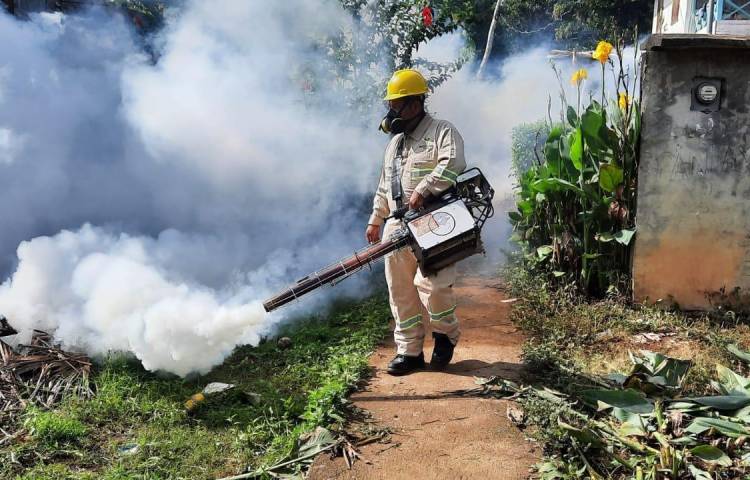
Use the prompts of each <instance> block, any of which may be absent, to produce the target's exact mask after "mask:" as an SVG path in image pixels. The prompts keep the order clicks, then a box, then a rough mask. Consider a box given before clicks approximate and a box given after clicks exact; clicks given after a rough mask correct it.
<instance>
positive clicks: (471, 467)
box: [310, 278, 539, 480]
mask: <svg viewBox="0 0 750 480" xmlns="http://www.w3.org/2000/svg"><path fill="white" fill-rule="evenodd" d="M496 282H497V280H492V279H487V278H464V279H463V280H462V282H461V283H460V284H459V285H458V286H457V293H458V297H459V299H460V300H459V307H458V315H459V319H460V320H461V330H462V337H461V341H460V343H459V345H458V347H457V348H456V352H455V354H454V360H453V363H452V364H451V366H450V367H449V368H448V369H447V370H446V371H445V372H430V371H424V372H418V373H415V374H412V375H409V376H406V377H392V376H390V375H388V374H387V373H385V367H386V365H387V363H388V361H389V360H390V359H391V358H392V357H393V355H394V351H395V350H394V346H393V341H392V340H389V341H388V342H387V343H385V344H384V345H382V346H381V347H380V348H379V349H378V350H377V351H376V352H375V354H374V355H373V356H372V357H371V358H370V364H371V365H372V366H373V367H374V368H375V369H376V375H375V377H374V378H373V379H372V380H371V381H370V383H369V385H368V387H367V388H366V389H365V390H364V391H361V392H357V393H355V394H354V395H352V401H353V402H354V404H355V405H356V406H358V407H360V408H363V409H365V410H367V411H369V412H370V413H371V414H372V417H373V419H374V420H375V421H376V422H377V423H378V424H380V425H382V426H386V427H389V428H390V429H391V430H392V432H393V434H392V436H391V443H390V444H382V443H373V444H370V445H366V446H364V447H362V449H361V454H362V457H363V459H364V460H365V461H357V462H356V463H355V464H354V466H353V468H352V469H351V470H349V469H348V468H347V467H346V464H345V463H344V461H343V459H342V458H336V459H333V460H331V459H330V458H328V457H327V456H326V455H321V456H320V457H318V459H317V460H316V462H315V464H314V465H313V467H312V469H311V471H310V478H311V479H314V480H328V479H387V480H394V479H451V480H457V479H524V478H527V477H528V475H529V467H531V465H533V464H534V463H535V462H536V461H538V457H539V452H538V448H537V449H536V451H535V449H534V444H533V443H529V442H527V441H526V440H525V439H524V437H523V435H522V433H521V432H519V430H518V429H517V428H516V427H515V426H514V425H513V424H511V422H510V421H509V420H508V419H507V417H506V407H507V402H506V401H504V400H496V399H488V398H473V397H456V396H451V395H446V394H445V393H444V392H448V391H453V390H459V389H465V388H472V387H474V386H475V385H474V378H473V377H475V376H481V377H487V376H490V375H498V376H502V377H503V378H509V379H517V378H518V374H519V369H520V365H519V354H520V350H521V342H522V340H523V337H522V336H521V334H520V333H519V332H518V331H517V329H516V328H515V327H514V326H513V325H512V324H511V323H510V320H509V318H508V317H509V310H510V305H509V304H507V303H501V300H503V298H504V297H503V294H502V293H501V292H500V291H499V290H498V289H497V288H496V286H495V283H496ZM428 339H429V340H428V341H427V342H426V345H425V358H426V359H428V361H429V356H430V354H431V353H432V341H431V339H432V337H431V335H430V334H429V333H428Z"/></svg>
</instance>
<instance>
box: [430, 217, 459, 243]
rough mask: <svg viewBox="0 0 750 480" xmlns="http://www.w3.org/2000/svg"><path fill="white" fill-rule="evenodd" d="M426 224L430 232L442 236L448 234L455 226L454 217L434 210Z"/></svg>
mask: <svg viewBox="0 0 750 480" xmlns="http://www.w3.org/2000/svg"><path fill="white" fill-rule="evenodd" d="M428 225H429V226H430V231H431V232H432V233H434V234H435V235H439V236H441V237H443V236H445V235H450V233H451V232H452V231H453V229H454V228H456V219H455V218H453V215H451V214H450V213H447V212H436V213H433V214H432V215H430V221H429V222H428Z"/></svg>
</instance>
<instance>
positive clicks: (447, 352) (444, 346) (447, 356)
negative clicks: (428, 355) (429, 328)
mask: <svg viewBox="0 0 750 480" xmlns="http://www.w3.org/2000/svg"><path fill="white" fill-rule="evenodd" d="M432 338H434V339H435V348H433V350H432V359H431V360H430V367H432V369H433V370H442V369H444V368H445V367H447V366H448V364H449V363H451V358H453V349H454V348H455V345H453V343H451V340H450V338H448V335H446V334H444V333H435V332H432Z"/></svg>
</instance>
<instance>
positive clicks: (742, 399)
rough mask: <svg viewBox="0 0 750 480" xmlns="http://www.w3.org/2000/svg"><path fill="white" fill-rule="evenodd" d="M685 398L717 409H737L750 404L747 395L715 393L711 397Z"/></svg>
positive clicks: (749, 398)
mask: <svg viewBox="0 0 750 480" xmlns="http://www.w3.org/2000/svg"><path fill="white" fill-rule="evenodd" d="M685 400H688V401H691V402H695V403H700V404H701V405H706V406H707V407H712V408H715V409H717V410H739V409H740V408H743V407H747V406H748V405H750V396H747V395H716V396H713V397H690V398H686V399H685Z"/></svg>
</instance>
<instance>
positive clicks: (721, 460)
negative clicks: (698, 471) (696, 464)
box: [690, 445, 732, 467]
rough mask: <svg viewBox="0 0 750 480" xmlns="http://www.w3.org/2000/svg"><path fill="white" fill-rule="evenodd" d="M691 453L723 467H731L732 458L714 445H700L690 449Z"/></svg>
mask: <svg viewBox="0 0 750 480" xmlns="http://www.w3.org/2000/svg"><path fill="white" fill-rule="evenodd" d="M690 453H692V454H693V455H695V456H696V457H698V458H700V459H701V460H703V461H704V462H706V463H711V464H714V465H721V466H722V467H731V466H732V460H731V459H730V458H729V457H728V456H727V454H726V453H724V452H723V451H721V449H720V448H717V447H714V446H713V445H698V446H697V447H693V448H691V449H690Z"/></svg>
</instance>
